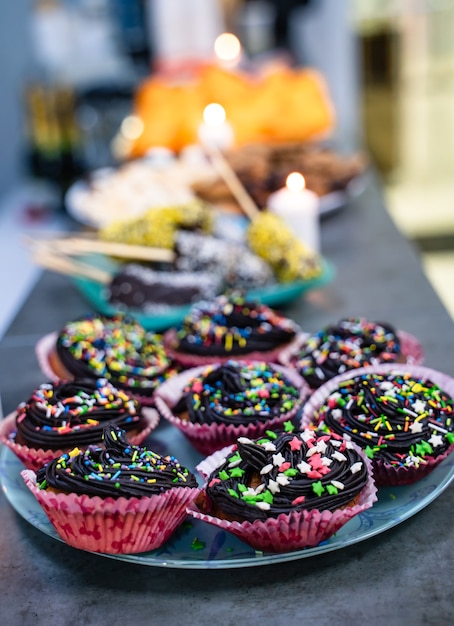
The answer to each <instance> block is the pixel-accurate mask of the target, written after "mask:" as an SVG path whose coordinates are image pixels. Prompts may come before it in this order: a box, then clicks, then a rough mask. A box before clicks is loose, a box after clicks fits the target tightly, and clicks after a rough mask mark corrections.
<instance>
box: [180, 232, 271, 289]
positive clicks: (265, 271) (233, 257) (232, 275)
mask: <svg viewBox="0 0 454 626" xmlns="http://www.w3.org/2000/svg"><path fill="white" fill-rule="evenodd" d="M175 251H176V258H175V267H176V269H177V270H180V271H184V272H202V273H205V272H208V273H210V274H211V275H218V276H220V277H222V281H223V284H224V289H225V290H227V289H244V290H247V289H257V288H259V287H264V286H266V285H270V284H272V283H275V282H276V278H275V276H274V273H273V271H272V269H271V267H270V265H269V264H268V263H267V262H266V261H264V260H263V259H262V258H261V257H259V256H257V255H256V254H254V253H253V252H251V250H250V249H249V248H247V247H246V246H244V245H241V244H239V243H236V242H233V241H229V240H227V239H221V238H220V237H211V236H209V235H203V234H200V233H196V232H190V231H187V230H181V231H179V232H178V233H177V236H176V242H175Z"/></svg>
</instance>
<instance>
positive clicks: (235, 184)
mask: <svg viewBox="0 0 454 626" xmlns="http://www.w3.org/2000/svg"><path fill="white" fill-rule="evenodd" d="M203 148H204V150H205V152H206V153H207V154H208V156H210V157H211V160H212V162H213V165H214V168H215V169H216V170H217V172H218V174H219V176H221V178H222V179H223V180H224V182H225V183H226V185H227V186H228V188H229V189H230V191H231V192H232V195H233V196H234V198H235V200H236V201H237V202H238V204H239V205H240V207H241V209H242V211H243V212H244V213H245V215H246V216H247V217H248V218H249V219H250V220H251V221H252V220H254V219H255V218H256V217H257V215H259V214H260V209H259V207H258V206H257V205H256V204H255V202H254V201H253V199H252V198H251V196H250V195H249V194H248V192H247V191H246V189H245V188H244V186H243V183H242V182H241V181H240V179H239V178H238V176H237V175H236V173H235V171H234V170H233V168H232V167H231V165H230V163H229V162H228V161H227V159H226V158H225V157H224V155H223V154H222V152H221V151H220V150H219V148H218V147H217V146H215V145H213V144H209V143H208V142H207V143H204V144H203Z"/></svg>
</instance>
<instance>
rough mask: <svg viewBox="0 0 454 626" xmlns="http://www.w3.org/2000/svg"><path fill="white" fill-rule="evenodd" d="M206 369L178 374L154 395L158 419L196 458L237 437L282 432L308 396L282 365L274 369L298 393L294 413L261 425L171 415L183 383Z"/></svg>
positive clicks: (296, 377) (180, 393)
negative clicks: (199, 420)
mask: <svg viewBox="0 0 454 626" xmlns="http://www.w3.org/2000/svg"><path fill="white" fill-rule="evenodd" d="M242 361H243V359H242ZM247 362H250V359H247ZM218 365H219V363H218ZM273 365H274V364H273ZM206 367H207V366H206V365H201V366H198V367H194V368H191V369H187V370H185V371H184V372H182V373H181V374H178V376H175V377H173V378H171V379H169V380H166V381H165V382H164V383H163V384H162V385H160V386H159V387H158V389H157V390H156V392H155V395H154V401H155V405H156V408H157V409H158V411H159V413H160V414H161V415H162V417H163V418H164V419H166V420H167V421H168V422H170V423H171V424H173V425H174V426H176V428H178V429H179V430H180V431H181V432H182V433H183V434H184V435H185V436H186V438H187V439H188V441H189V442H190V443H191V445H192V446H193V447H194V448H195V449H196V450H197V452H200V454H204V455H208V454H211V453H212V452H214V451H215V450H218V449H219V448H222V447H224V446H227V445H229V444H231V443H235V442H236V440H237V439H238V437H249V438H250V439H256V438H258V437H261V436H262V435H263V434H264V433H265V431H267V430H278V429H280V428H282V426H283V424H284V422H287V421H288V420H290V419H292V418H293V417H294V416H295V415H296V413H297V412H298V410H299V409H300V408H301V406H302V404H303V402H304V400H305V398H306V397H307V396H308V394H309V387H308V386H307V384H306V383H305V382H304V381H303V379H302V378H301V377H300V376H299V375H298V374H297V373H296V372H295V371H294V370H291V369H289V368H285V367H283V366H282V365H276V369H278V370H279V371H281V372H283V373H284V374H285V375H286V376H287V377H288V379H289V380H290V381H291V382H292V384H293V385H294V386H295V387H297V388H299V389H301V404H299V405H298V406H296V407H294V409H292V410H291V411H289V412H288V413H286V414H285V415H283V416H281V417H277V418H274V419H272V420H271V419H270V420H267V421H264V422H257V423H255V424H244V425H234V424H198V423H195V422H190V421H186V420H182V419H180V418H179V417H178V416H176V415H174V413H173V412H172V408H173V407H174V406H175V405H176V404H177V402H178V400H179V399H180V397H181V395H182V393H183V389H184V387H185V386H186V385H187V383H188V382H189V381H190V380H191V379H192V378H194V377H195V376H198V375H200V374H201V373H202V372H204V371H205V369H206Z"/></svg>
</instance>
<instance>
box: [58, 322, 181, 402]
mask: <svg viewBox="0 0 454 626" xmlns="http://www.w3.org/2000/svg"><path fill="white" fill-rule="evenodd" d="M56 349H57V354H58V356H59V358H60V360H61V362H62V363H63V365H64V367H65V368H66V369H67V370H68V371H69V372H70V373H71V374H73V375H74V376H76V377H82V376H83V377H89V378H98V377H102V378H106V379H108V380H109V381H111V382H112V383H113V384H114V385H115V386H116V387H119V388H120V389H126V390H131V391H133V392H134V393H140V394H142V395H151V394H152V393H153V392H154V390H155V388H156V387H157V386H158V385H159V384H160V383H161V382H163V381H164V380H165V379H166V378H168V376H169V375H170V374H172V373H175V370H174V369H172V364H171V361H170V359H169V358H168V357H167V355H166V352H165V350H164V347H163V345H162V337H161V335H159V334H156V333H153V332H147V331H145V329H144V328H143V327H142V326H141V325H140V324H139V323H138V322H136V321H135V320H134V319H133V318H131V317H129V316H125V315H120V314H118V315H115V316H112V317H107V316H96V315H88V316H85V317H83V318H80V319H78V320H75V321H74V322H70V323H68V324H67V325H66V326H65V327H64V328H63V330H62V331H61V332H60V333H59V336H58V339H57V345H56Z"/></svg>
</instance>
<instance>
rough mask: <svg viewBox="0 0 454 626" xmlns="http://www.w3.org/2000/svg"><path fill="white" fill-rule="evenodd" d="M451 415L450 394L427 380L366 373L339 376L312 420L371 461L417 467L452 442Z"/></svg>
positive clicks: (453, 415)
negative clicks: (346, 439) (346, 377)
mask: <svg viewBox="0 0 454 626" xmlns="http://www.w3.org/2000/svg"><path fill="white" fill-rule="evenodd" d="M453 418H454V401H453V399H452V398H451V396H449V395H448V394H447V393H446V392H444V391H443V390H442V389H440V387H439V386H438V385H436V384H435V383H433V382H432V381H430V380H428V379H425V378H419V377H414V376H412V375H411V374H408V373H407V374H406V373H404V374H398V373H387V374H376V373H370V374H363V375H360V376H352V378H351V379H349V380H346V381H342V382H340V383H339V384H338V385H337V387H336V388H335V389H334V390H333V391H332V392H331V393H330V394H329V396H328V397H327V398H326V400H325V402H324V404H323V405H322V406H321V407H320V408H319V409H318V410H317V411H316V412H315V414H314V423H315V424H316V426H317V427H318V428H322V429H324V430H327V431H330V432H336V433H339V434H342V435H345V436H348V437H349V438H351V439H352V440H353V441H355V442H356V443H357V444H358V445H359V446H361V447H362V448H363V449H364V450H365V452H366V454H367V456H368V457H369V458H371V459H373V460H374V461H383V462H385V463H386V464H388V465H392V466H396V467H415V466H416V467H418V466H419V465H420V464H425V463H426V462H427V460H426V459H427V458H428V457H437V456H439V455H440V454H443V453H444V452H445V451H446V450H447V449H448V447H449V446H451V445H452V444H453V443H454V422H453Z"/></svg>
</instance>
